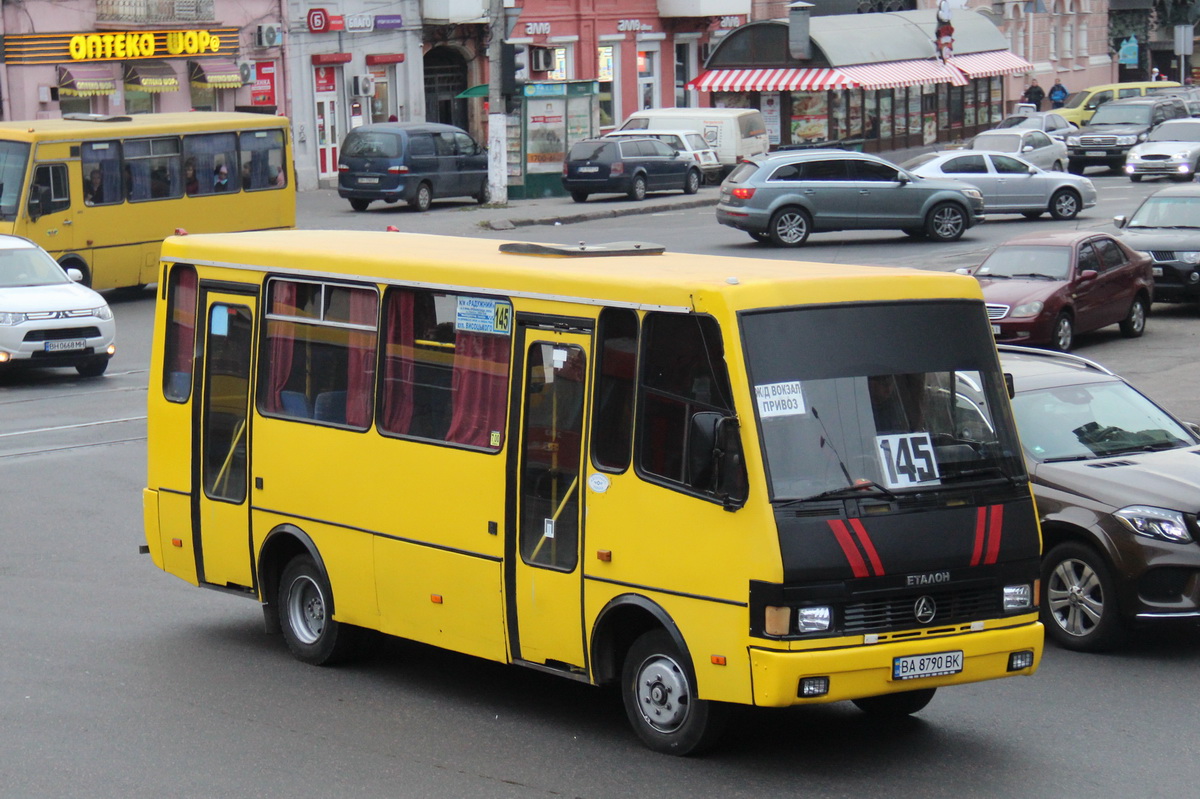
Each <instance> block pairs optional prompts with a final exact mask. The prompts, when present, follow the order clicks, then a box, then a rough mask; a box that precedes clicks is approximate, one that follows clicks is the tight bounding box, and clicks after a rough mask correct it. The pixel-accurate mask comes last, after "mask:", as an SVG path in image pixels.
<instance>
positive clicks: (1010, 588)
mask: <svg viewBox="0 0 1200 799" xmlns="http://www.w3.org/2000/svg"><path fill="white" fill-rule="evenodd" d="M1032 607H1033V587H1032V586H1030V585H1029V584H1028V583H1026V584H1025V585H1006V586H1004V609H1005V610H1026V609H1028V608H1032Z"/></svg>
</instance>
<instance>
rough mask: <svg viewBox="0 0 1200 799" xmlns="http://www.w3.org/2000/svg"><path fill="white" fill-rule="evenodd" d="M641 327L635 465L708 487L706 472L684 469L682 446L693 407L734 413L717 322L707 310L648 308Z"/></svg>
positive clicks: (677, 480) (682, 482)
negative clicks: (684, 311) (657, 310)
mask: <svg viewBox="0 0 1200 799" xmlns="http://www.w3.org/2000/svg"><path fill="white" fill-rule="evenodd" d="M644 330H645V333H644V335H643V338H642V367H641V370H642V371H641V375H642V386H641V389H642V390H641V391H640V392H639V393H640V397H641V401H640V402H641V412H640V413H639V414H638V426H639V432H638V435H639V445H638V456H637V457H638V467H639V470H640V471H642V472H644V473H646V474H650V475H654V476H657V477H660V478H662V479H664V480H667V481H670V482H673V483H678V484H680V485H683V486H687V487H689V488H693V489H698V490H702V491H709V490H710V489H712V485H711V478H712V475H711V474H710V473H709V472H704V473H699V474H689V473H688V472H689V467H688V458H687V454H688V453H687V446H688V434H689V429H690V426H691V424H692V418H693V417H694V416H695V415H696V414H697V413H702V412H705V411H713V412H717V413H720V414H722V415H724V416H732V415H734V409H733V400H732V397H731V394H730V389H729V375H728V373H727V371H726V368H725V350H724V346H723V344H722V342H721V331H720V328H719V327H718V326H717V323H716V321H715V320H714V319H712V318H711V317H707V316H696V315H692V314H669V313H650V314H647V315H646V318H645V328H644Z"/></svg>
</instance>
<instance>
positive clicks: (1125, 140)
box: [1117, 136, 1139, 147]
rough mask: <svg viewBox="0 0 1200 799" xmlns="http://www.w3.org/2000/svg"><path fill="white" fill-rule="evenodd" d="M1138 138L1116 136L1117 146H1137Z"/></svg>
mask: <svg viewBox="0 0 1200 799" xmlns="http://www.w3.org/2000/svg"><path fill="white" fill-rule="evenodd" d="M1138 138H1139V137H1137V136H1118V137H1117V144H1119V145H1122V146H1125V147H1128V146H1129V145H1131V144H1137V143H1138Z"/></svg>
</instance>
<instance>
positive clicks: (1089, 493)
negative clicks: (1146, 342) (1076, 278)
mask: <svg viewBox="0 0 1200 799" xmlns="http://www.w3.org/2000/svg"><path fill="white" fill-rule="evenodd" d="M1000 365H1001V367H1002V368H1003V370H1004V372H1005V375H1006V376H1008V375H1011V377H1012V382H1013V389H1014V391H1015V395H1014V396H1013V401H1012V406H1013V413H1014V415H1015V416H1016V421H1017V431H1018V433H1019V434H1020V436H1021V446H1022V447H1023V449H1024V451H1025V460H1026V463H1027V464H1028V466H1029V475H1030V478H1031V481H1032V483H1033V494H1034V498H1035V499H1036V500H1037V508H1038V515H1039V517H1040V521H1041V525H1042V551H1043V553H1044V554H1043V556H1042V602H1041V614H1042V624H1044V625H1045V627H1046V635H1047V636H1048V637H1049V638H1050V639H1051V640H1053V641H1055V642H1056V643H1058V644H1059V645H1060V646H1064V647H1066V648H1068V649H1077V650H1082V651H1096V650H1101V649H1106V648H1109V647H1111V646H1113V645H1115V644H1117V643H1118V642H1119V641H1120V640H1121V639H1122V637H1123V634H1124V633H1125V632H1126V631H1127V630H1128V629H1129V628H1130V627H1131V626H1133V625H1135V624H1141V625H1152V624H1162V623H1165V622H1172V621H1173V622H1181V623H1191V624H1195V623H1196V621H1197V619H1200V525H1198V524H1197V513H1198V512H1200V492H1197V490H1196V486H1197V485H1200V457H1198V456H1200V436H1198V435H1197V434H1196V432H1195V430H1194V429H1193V427H1192V426H1190V425H1187V424H1185V423H1183V422H1181V421H1179V420H1178V419H1176V418H1175V417H1173V416H1171V414H1169V413H1168V412H1167V411H1165V410H1163V409H1162V408H1160V407H1159V406H1158V405H1156V404H1155V403H1154V402H1153V401H1152V400H1150V399H1149V398H1148V397H1146V396H1145V395H1143V394H1141V393H1139V392H1138V391H1137V390H1136V389H1135V388H1133V387H1132V386H1131V385H1129V384H1128V383H1126V382H1125V381H1124V380H1122V379H1121V378H1120V377H1118V376H1117V375H1115V374H1113V373H1112V372H1110V371H1109V370H1108V369H1105V368H1104V367H1103V366H1100V365H1099V364H1096V363H1094V362H1092V361H1088V360H1085V359H1083V358H1079V357H1076V356H1073V355H1065V354H1055V353H1049V352H1046V351H1044V350H1033V349H1025V348H1021V347H1009V346H1004V345H1001V346H1000Z"/></svg>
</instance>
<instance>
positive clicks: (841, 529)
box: [829, 521, 870, 577]
mask: <svg viewBox="0 0 1200 799" xmlns="http://www.w3.org/2000/svg"><path fill="white" fill-rule="evenodd" d="M829 526H830V527H831V528H832V529H833V535H834V537H835V538H837V542H838V543H839V544H840V545H841V547H842V552H844V553H846V560H848V561H850V569H851V570H852V571H853V572H854V576H855V577H868V576H870V572H868V571H867V564H866V561H864V560H863V559H862V555H860V554H859V552H858V547H856V546H855V545H854V539H853V538H851V537H850V531H849V530H847V529H846V523H845V522H842V521H831V522H830V523H829Z"/></svg>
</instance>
